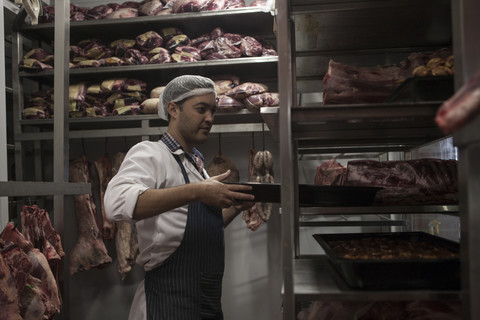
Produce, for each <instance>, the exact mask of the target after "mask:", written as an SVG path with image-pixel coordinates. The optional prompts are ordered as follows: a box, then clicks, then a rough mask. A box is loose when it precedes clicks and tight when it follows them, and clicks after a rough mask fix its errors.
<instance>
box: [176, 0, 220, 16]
mask: <svg viewBox="0 0 480 320" xmlns="http://www.w3.org/2000/svg"><path fill="white" fill-rule="evenodd" d="M212 2H213V0H176V1H174V2H173V6H172V10H173V12H174V13H182V12H198V11H202V10H205V9H206V8H207V7H208V6H209V5H210V4H211V3H212Z"/></svg>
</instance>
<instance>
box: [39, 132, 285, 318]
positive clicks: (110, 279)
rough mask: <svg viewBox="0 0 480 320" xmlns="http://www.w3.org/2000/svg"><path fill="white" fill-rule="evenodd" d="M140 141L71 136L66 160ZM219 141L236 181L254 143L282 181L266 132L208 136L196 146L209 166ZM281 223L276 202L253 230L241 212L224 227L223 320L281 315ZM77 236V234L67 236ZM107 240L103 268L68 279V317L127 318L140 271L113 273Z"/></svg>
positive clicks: (98, 154) (242, 176)
mask: <svg viewBox="0 0 480 320" xmlns="http://www.w3.org/2000/svg"><path fill="white" fill-rule="evenodd" d="M157 138H158V137H157ZM152 139H155V137H153V138H152ZM138 141H140V139H139V138H138V139H137V138H133V137H128V138H108V139H81V140H80V139H76V140H71V143H70V158H71V159H75V158H76V157H78V156H80V155H82V154H85V155H87V160H89V161H94V160H96V159H98V158H100V157H101V156H102V155H103V154H105V153H107V154H109V155H113V154H114V153H116V152H120V151H121V152H124V151H126V150H128V149H129V148H130V147H131V146H133V144H135V143H137V142H138ZM219 141H220V143H221V153H222V154H223V155H225V156H226V157H228V158H229V159H230V160H231V161H232V162H233V163H234V164H235V165H236V167H237V169H238V170H239V172H240V181H246V180H247V170H248V149H249V148H250V147H252V141H253V143H254V147H255V149H256V150H260V149H261V148H262V147H263V143H265V148H266V149H267V150H270V151H271V152H272V154H273V157H274V174H275V178H276V179H277V181H280V169H279V158H278V145H277V144H276V143H275V142H274V141H273V138H272V136H271V134H270V133H269V132H268V131H267V132H265V134H262V133H261V132H256V133H253V140H252V133H242V134H235V133H222V134H221V136H220V138H219V135H218V134H211V135H210V138H209V140H208V142H207V143H205V144H204V145H201V146H199V150H200V151H201V152H202V153H203V155H204V157H205V161H206V165H207V166H208V165H209V164H210V162H211V161H212V158H213V157H214V156H215V155H216V154H217V153H218V152H219ZM47 153H48V152H47ZM46 163H48V160H47V161H46ZM49 170H51V168H50V169H49ZM49 170H47V172H46V173H47V174H48V171H49ZM70 210H73V208H71V209H70ZM279 223H280V218H279V216H278V206H274V210H273V213H272V217H271V219H270V221H269V222H268V223H266V224H265V223H264V224H262V226H261V227H260V228H259V229H258V230H257V231H255V232H253V231H251V230H249V229H248V228H247V227H246V224H245V222H244V221H243V220H242V218H241V215H239V216H238V217H237V218H236V219H235V220H234V221H233V222H232V223H231V224H230V225H229V226H228V227H227V228H226V230H225V248H226V261H225V276H224V282H223V308H224V314H225V319H229V320H245V319H262V320H277V319H280V318H281V314H280V310H281V296H280V293H281V274H280V259H279V256H278V255H279V251H280V247H279V244H280V239H279V236H280V235H279V234H278V233H277V232H275V230H278V228H279V225H278V224H279ZM72 228H76V227H75V226H72ZM69 236H71V237H73V238H75V237H76V233H75V232H71V233H69ZM75 240H76V238H75V239H70V241H75ZM105 243H106V247H107V250H108V252H109V255H110V256H111V257H112V259H113V262H112V263H111V264H109V265H108V266H107V267H106V268H104V269H101V270H99V269H92V270H89V271H83V272H80V273H78V274H76V275H73V276H71V278H70V288H71V289H70V294H69V300H70V302H71V303H70V312H69V317H67V319H69V320H83V319H89V320H97V319H98V320H103V319H118V320H122V319H125V320H126V319H127V318H128V312H129V308H130V303H131V301H132V299H133V295H134V293H135V290H136V287H137V285H138V283H139V282H140V281H141V280H142V279H143V270H142V269H141V267H139V266H137V265H135V267H134V269H133V271H132V272H130V273H129V274H128V275H127V277H126V279H125V280H124V281H122V280H121V278H120V275H119V273H118V271H117V259H116V252H115V244H114V242H113V241H106V242H105Z"/></svg>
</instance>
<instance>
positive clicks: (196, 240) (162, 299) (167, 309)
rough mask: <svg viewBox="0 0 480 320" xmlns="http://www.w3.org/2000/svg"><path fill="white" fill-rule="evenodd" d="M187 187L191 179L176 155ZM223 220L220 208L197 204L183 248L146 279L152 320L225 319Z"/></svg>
mask: <svg viewBox="0 0 480 320" xmlns="http://www.w3.org/2000/svg"><path fill="white" fill-rule="evenodd" d="M174 157H175V159H176V160H177V162H178V164H179V166H180V168H181V169H182V174H183V176H184V178H185V183H189V182H190V181H189V179H188V175H187V173H186V171H185V168H184V166H183V164H182V162H181V160H180V158H179V157H178V155H174ZM223 228H224V223H223V216H222V210H221V208H219V207H211V206H207V205H205V204H203V203H201V202H193V203H191V204H189V206H188V219H187V225H186V227H185V233H184V237H183V240H182V242H181V243H180V246H179V247H178V248H177V250H176V251H175V252H174V253H172V255H171V256H170V257H169V258H167V260H165V262H164V263H163V264H162V265H161V266H159V267H157V268H155V269H153V270H151V271H148V272H147V273H146V275H145V295H146V300H147V319H148V320H177V319H178V320H199V319H223V313H222V306H221V295H222V279H223V270H224V264H225V243H224V234H223V231H224V230H223Z"/></svg>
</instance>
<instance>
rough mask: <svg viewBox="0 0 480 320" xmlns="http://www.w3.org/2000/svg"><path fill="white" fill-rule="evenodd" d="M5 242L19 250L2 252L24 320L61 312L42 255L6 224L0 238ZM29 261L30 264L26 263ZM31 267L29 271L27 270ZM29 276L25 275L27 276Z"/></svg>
mask: <svg viewBox="0 0 480 320" xmlns="http://www.w3.org/2000/svg"><path fill="white" fill-rule="evenodd" d="M0 238H1V239H3V240H4V241H5V242H11V243H12V244H14V245H15V246H16V247H18V248H20V249H21V250H22V251H23V252H24V253H25V254H22V253H21V252H20V251H19V250H14V249H13V248H12V249H11V250H2V256H3V259H4V260H5V261H6V263H7V264H8V265H9V267H10V270H14V269H16V270H17V269H19V270H17V271H16V272H14V277H16V278H15V280H16V285H17V286H21V288H20V290H19V289H18V287H17V292H18V293H19V301H20V314H21V316H22V317H23V319H52V318H53V316H54V315H55V314H56V313H59V312H60V307H61V300H60V294H59V291H58V286H57V282H56V279H55V277H54V276H53V273H52V270H51V269H50V266H49V264H48V261H47V258H46V257H45V255H44V254H43V253H42V252H40V250H38V249H36V248H34V247H33V245H32V243H31V242H30V241H28V240H27V239H25V237H24V236H23V235H22V234H21V233H20V231H18V229H17V228H15V226H14V225H13V224H12V223H8V224H7V225H6V227H5V229H4V230H3V232H2V234H0ZM26 259H28V260H29V261H30V264H29V263H28V261H26ZM29 267H30V268H29ZM27 272H28V274H27Z"/></svg>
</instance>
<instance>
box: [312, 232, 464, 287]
mask: <svg viewBox="0 0 480 320" xmlns="http://www.w3.org/2000/svg"><path fill="white" fill-rule="evenodd" d="M313 237H314V238H315V240H317V242H318V243H319V244H320V245H321V247H322V248H323V250H324V251H325V253H326V255H327V256H328V258H329V260H330V262H331V264H332V266H333V268H334V269H335V270H336V271H337V272H338V273H339V274H340V275H341V276H342V278H343V279H344V280H345V282H346V283H347V284H348V285H349V286H350V287H352V288H355V289H438V290H456V289H459V288H460V259H459V250H460V248H459V244H458V243H456V242H454V241H450V240H447V239H444V238H440V237H438V236H434V235H430V234H428V233H424V232H390V233H388V232H387V233H343V234H314V235H313Z"/></svg>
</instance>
